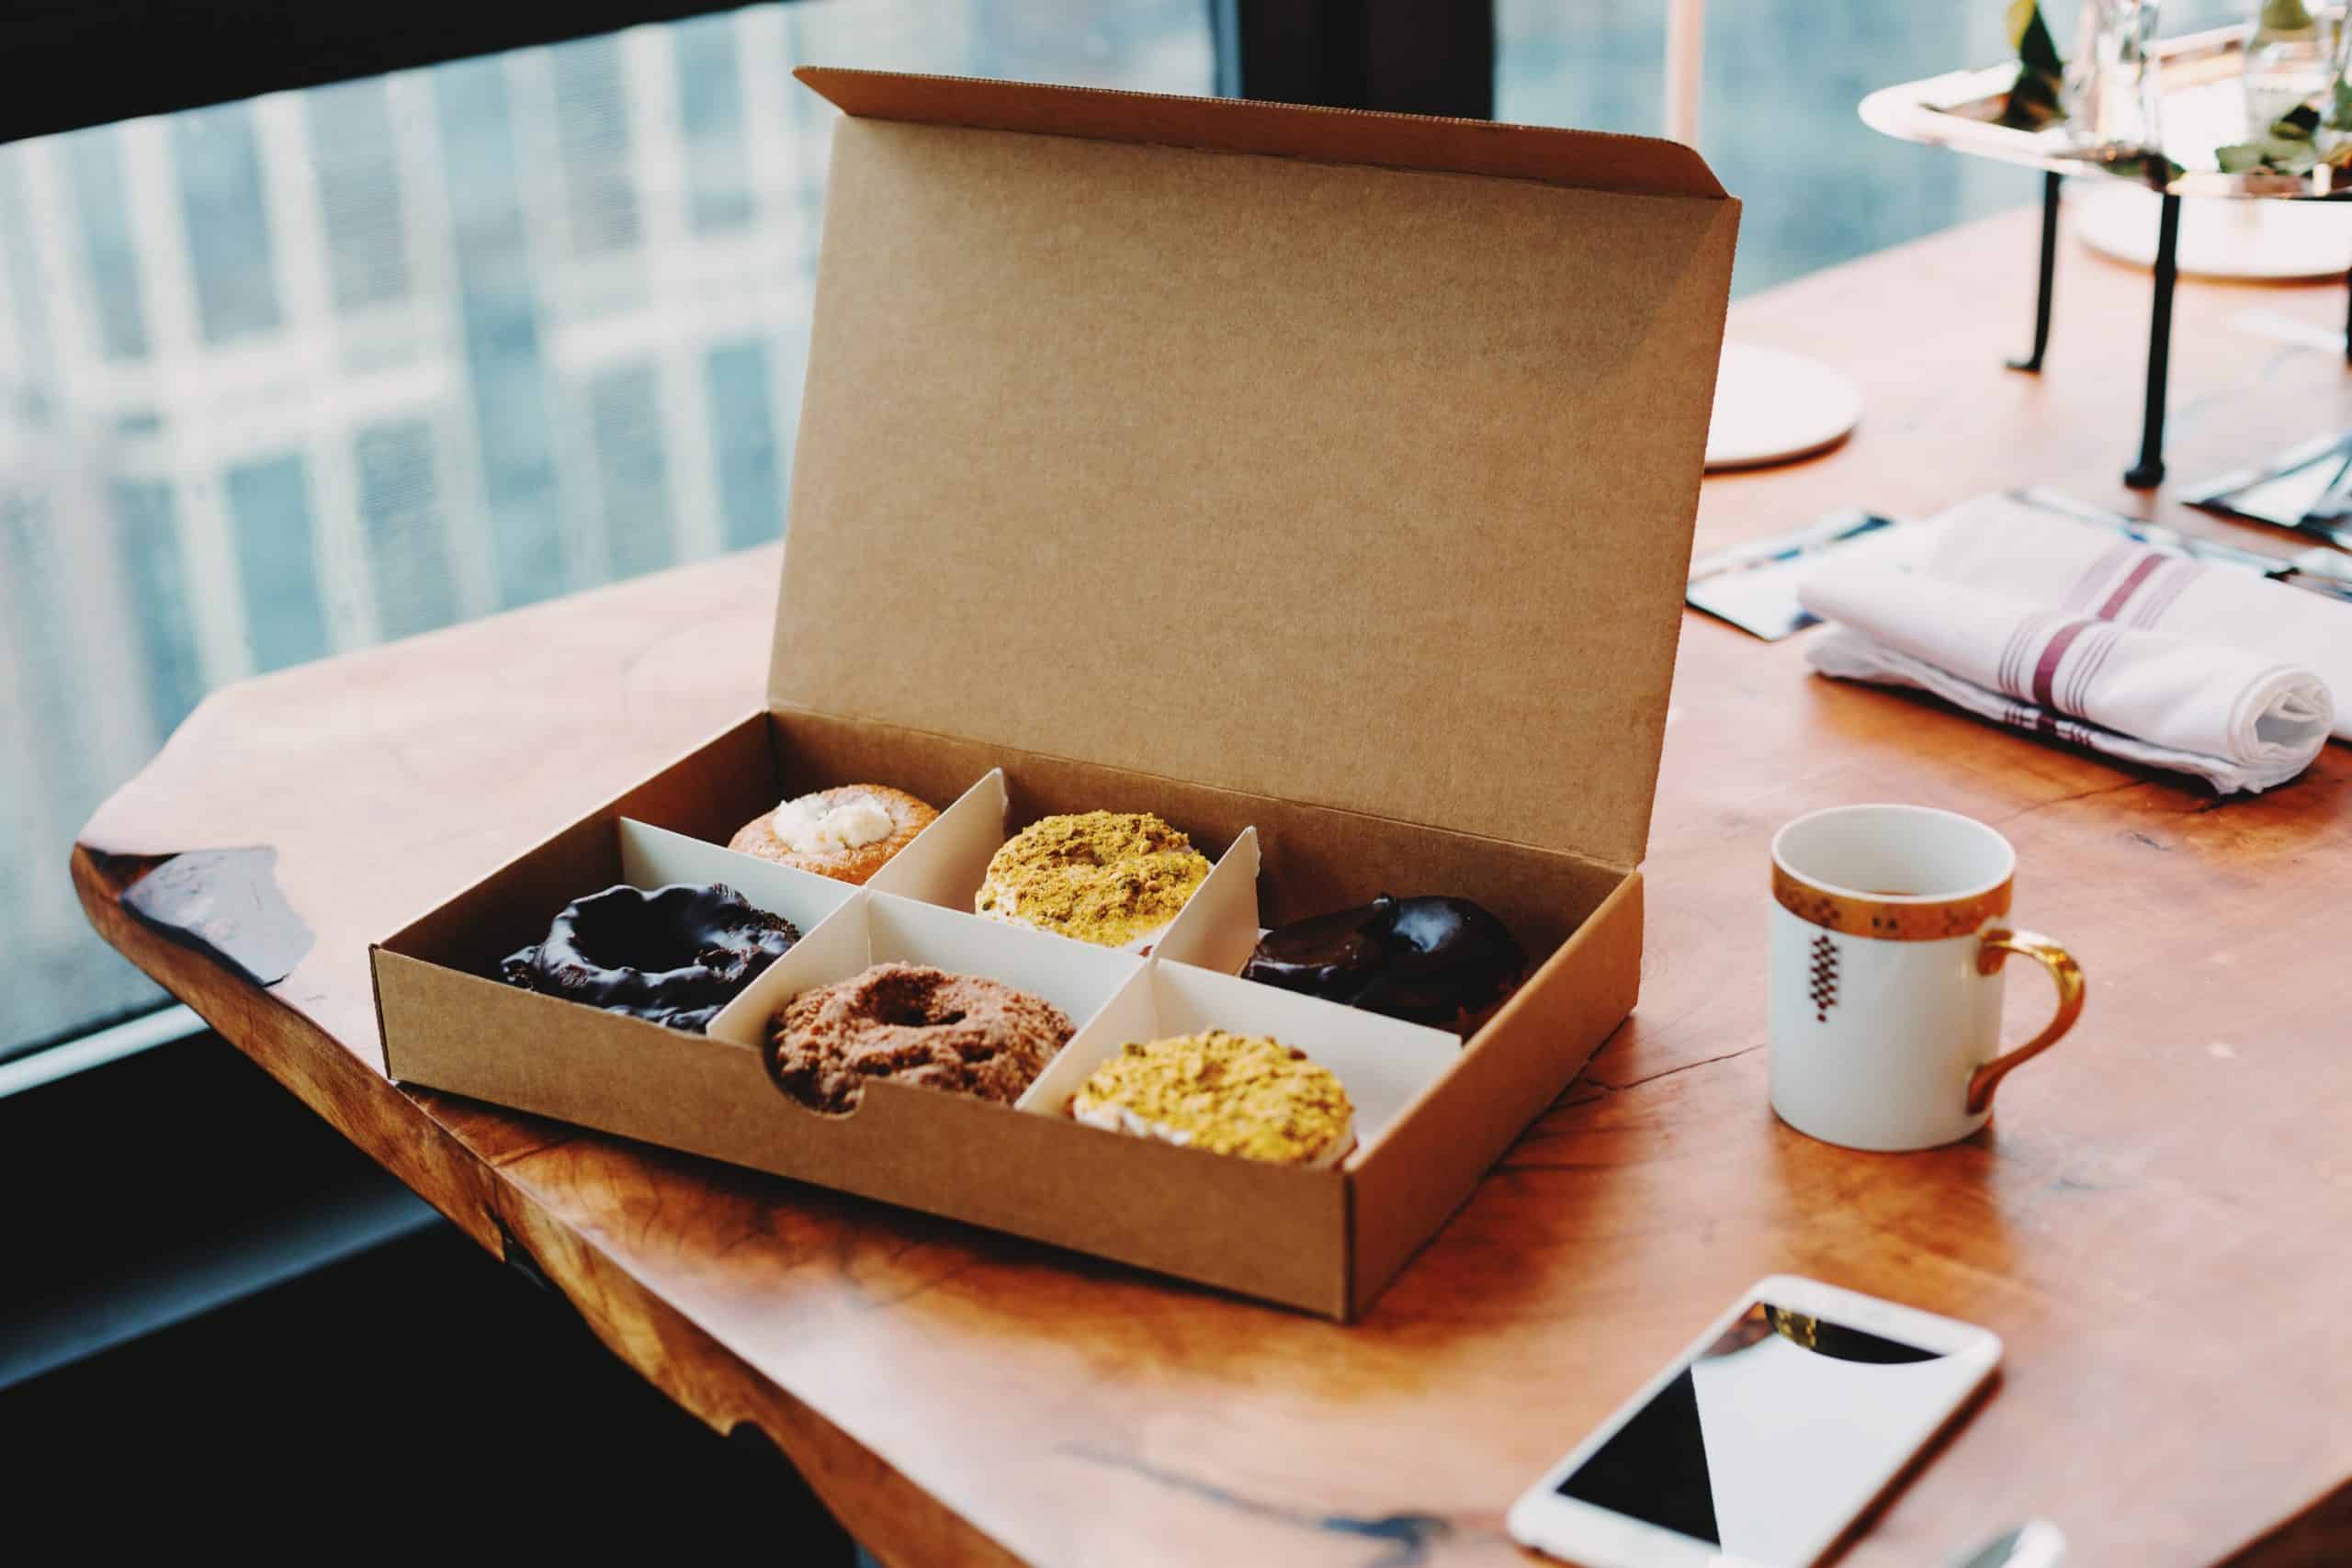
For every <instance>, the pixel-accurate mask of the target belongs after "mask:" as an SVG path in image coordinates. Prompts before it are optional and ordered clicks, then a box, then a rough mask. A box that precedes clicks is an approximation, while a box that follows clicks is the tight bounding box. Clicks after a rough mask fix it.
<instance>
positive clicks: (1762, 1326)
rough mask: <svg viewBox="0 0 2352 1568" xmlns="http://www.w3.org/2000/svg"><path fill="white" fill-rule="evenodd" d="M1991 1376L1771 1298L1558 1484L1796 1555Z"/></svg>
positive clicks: (1717, 1542)
mask: <svg viewBox="0 0 2352 1568" xmlns="http://www.w3.org/2000/svg"><path fill="white" fill-rule="evenodd" d="M1982 1375H1983V1363H1982V1362H1981V1361H1975V1360H1972V1359H1970V1358H1967V1357H1964V1356H1952V1355H1946V1354H1942V1353H1940V1352H1938V1351H1934V1350H1923V1349H1921V1348H1918V1347H1917V1346H1916V1345H1906V1344H1904V1343H1902V1342H1901V1341H1899V1340H1894V1339H1889V1338H1886V1337H1883V1336H1882V1335H1877V1334H1871V1333H1866V1332H1864V1331H1863V1330H1861V1329H1859V1328H1849V1327H1846V1326H1844V1325H1841V1324H1836V1323H1829V1322H1826V1321H1824V1320H1823V1319H1820V1318H1817V1317H1813V1316H1809V1315H1806V1314H1802V1313H1796V1312H1791V1311H1788V1310H1785V1309H1783V1308H1781V1307H1777V1306H1773V1305H1770V1304H1769V1303H1761V1302H1759V1303H1757V1304H1755V1305H1754V1306H1751V1307H1749V1308H1748V1309H1747V1313H1746V1314H1743V1315H1742V1316H1741V1318H1740V1319H1739V1321H1738V1322H1737V1323H1735V1324H1734V1325H1732V1326H1731V1328H1730V1329H1729V1330H1728V1331H1727V1332H1725V1333H1724V1335H1723V1337H1721V1338H1719V1339H1717V1340H1716V1341H1715V1342H1714V1343H1713V1345H1711V1346H1709V1347H1708V1348H1706V1349H1705V1350H1703V1351H1702V1352H1701V1353H1700V1355H1699V1357H1698V1359H1696V1360H1694V1361H1692V1362H1691V1364H1690V1365H1689V1366H1687V1367H1685V1368H1683V1370H1682V1371H1680V1372H1679V1373H1677V1374H1676V1375H1675V1377H1674V1379H1673V1380H1672V1381H1671V1382H1668V1383H1667V1385H1666V1386H1665V1387H1664V1388H1662V1389H1660V1390H1659V1391H1658V1393H1657V1395H1656V1396H1655V1397H1653V1398H1652V1399H1651V1400H1650V1402H1649V1403H1648V1404H1645V1405H1644V1406H1642V1408H1641V1409H1640V1410H1639V1411H1637V1412H1635V1413H1634V1417H1633V1419H1631V1420H1629V1421H1627V1422H1626V1423H1625V1425H1624V1426H1623V1427H1619V1428H1618V1429H1617V1430H1616V1431H1615V1432H1614V1433H1612V1434H1611V1436H1610V1438H1609V1440H1608V1441H1607V1442H1605V1443H1603V1444H1602V1445H1601V1446H1600V1448H1599V1449H1598V1450H1595V1451H1594V1452H1593V1453H1592V1455H1591V1456H1590V1457H1589V1458H1588V1459H1587V1460H1586V1461H1584V1463H1583V1464H1581V1465H1579V1466H1577V1469H1576V1470H1574V1471H1573V1472H1570V1473H1569V1475H1568V1477H1567V1479H1566V1480H1565V1481H1563V1482H1561V1483H1559V1486H1558V1488H1557V1490H1558V1491H1559V1492H1560V1494H1561V1495H1564V1496H1568V1497H1573V1498H1576V1499H1577V1501H1579V1502H1583V1503H1589V1504H1591V1505H1592V1506H1595V1507H1599V1508H1607V1509H1609V1510H1610V1511H1611V1512H1612V1513H1619V1514H1624V1515H1628V1516H1630V1517H1634V1518H1636V1519H1640V1520H1643V1521H1644V1522H1645V1523H1648V1524H1653V1525H1657V1526H1658V1527H1660V1528H1661V1529H1670V1530H1674V1531H1677V1532H1679V1533H1680V1534H1682V1535H1686V1536H1689V1537H1691V1539H1692V1540H1700V1541H1704V1542H1706V1543H1707V1544H1708V1545H1710V1546H1714V1547H1718V1548H1720V1549H1721V1550H1723V1551H1726V1552H1729V1553H1731V1554H1733V1555H1735V1556H1738V1557H1745V1558H1751V1559H1754V1560H1756V1561H1758V1562H1787V1561H1792V1560H1793V1559H1795V1558H1796V1557H1798V1556H1799V1555H1801V1554H1802V1553H1803V1552H1804V1551H1805V1549H1806V1548H1807V1546H1808V1545H1809V1544H1811V1543H1813V1542H1816V1541H1818V1540H1820V1539H1821V1538H1822V1537H1823V1536H1824V1535H1825V1534H1826V1533H1827V1532H1829V1531H1832V1530H1835V1529H1838V1528H1839V1527H1841V1526H1843V1525H1844V1524H1845V1522H1846V1521H1847V1520H1848V1519H1849V1518H1851V1517H1853V1516H1854V1515H1855V1514H1856V1513H1858V1512H1860V1509H1861V1508H1862V1507H1863V1506H1865V1505H1867V1504H1868V1503H1869V1501H1870V1500H1871V1496H1872V1495H1874V1494H1875V1493H1876V1492H1877V1490H1878V1486H1879V1483H1880V1482H1881V1481H1882V1480H1883V1478H1884V1476H1885V1474H1886V1472H1887V1469H1888V1466H1889V1461H1890V1460H1892V1459H1894V1458H1898V1457H1906V1456H1907V1455H1908V1454H1909V1453H1910V1452H1911V1450H1913V1449H1915V1448H1917V1445H1918V1444H1919V1442H1920V1440H1921V1439H1922V1438H1923V1437H1925V1436H1926V1434H1927V1433H1928V1432H1929V1431H1931V1430H1933V1428H1934V1427H1936V1426H1937V1425H1939V1423H1940V1422H1941V1420H1942V1418H1943V1416H1945V1415H1946V1414H1947V1413H1949V1412H1950V1411H1951V1409H1952V1407H1953V1406H1954V1405H1955V1404H1957V1403H1958V1402H1959V1400H1960V1399H1961V1398H1962V1396H1963V1395H1964V1394H1965V1393H1967V1391H1968V1389H1969V1387H1970V1385H1971V1384H1972V1383H1973V1382H1975V1381H1976V1380H1977V1379H1978V1378H1979V1377H1981V1376H1982Z"/></svg>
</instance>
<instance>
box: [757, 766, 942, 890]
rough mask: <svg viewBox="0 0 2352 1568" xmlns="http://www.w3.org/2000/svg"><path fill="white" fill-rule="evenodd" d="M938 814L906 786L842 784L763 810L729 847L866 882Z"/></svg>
mask: <svg viewBox="0 0 2352 1568" xmlns="http://www.w3.org/2000/svg"><path fill="white" fill-rule="evenodd" d="M938 816H939V813H938V812H936V811H934V810H933V809H932V808H931V807H929V806H927V805H925V804H924V803H923V802H922V801H920V800H917V799H916V798H915V797H914V796H913V795H909V794H908V793H907V792H906V791H905V790H902V789H892V788H891V787H890V786H889V785H888V784H842V786H841V787H839V788H838V789H820V790H817V791H814V792H813V793H811V794H809V795H796V796H794V797H793V798H792V799H790V800H787V801H786V802H785V803H784V804H783V805H781V806H779V807H776V808H775V810H774V811H763V812H762V813H760V815H759V816H757V817H754V818H752V820H750V821H749V822H746V823H744V824H743V826H742V827H741V828H739V829H736V831H735V837H734V838H733V839H731V840H729V841H728V845H727V847H728V848H729V849H730V850H736V851H739V852H741V853H743V854H747V855H757V856H759V857H760V858H761V859H762V860H772V861H774V862H775V863H777V864H778V865H788V866H792V867H794V868H795V869H797V870H800V871H808V872H814V873H815V874H818V875H819V876H830V877H831V878H832V879H833V880H834V881H836V882H850V883H863V882H865V880H866V879H867V878H868V877H871V876H872V875H873V874H875V873H876V872H877V871H880V870H881V869H882V868H883V866H884V865H886V864H888V862H889V859H890V857H891V856H892V855H895V854H897V853H898V852H899V851H900V850H903V849H905V848H906V847H907V846H908V845H909V844H911V843H913V842H914V841H915V835H916V834H917V833H920V832H922V830H923V829H925V828H928V827H930V826H931V824H932V822H933V819H934V818H937V817H938Z"/></svg>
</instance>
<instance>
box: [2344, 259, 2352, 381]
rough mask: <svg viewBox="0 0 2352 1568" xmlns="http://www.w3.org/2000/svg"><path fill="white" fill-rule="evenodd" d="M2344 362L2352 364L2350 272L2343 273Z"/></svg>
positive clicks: (2351, 282) (2351, 290)
mask: <svg viewBox="0 0 2352 1568" xmlns="http://www.w3.org/2000/svg"><path fill="white" fill-rule="evenodd" d="M2344 298H2345V299H2346V304H2345V308H2344V362H2345V363H2346V365H2352V272H2347V273H2346V274H2345V275H2344Z"/></svg>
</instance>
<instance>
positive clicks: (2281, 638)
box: [1918, 495, 2352, 740]
mask: <svg viewBox="0 0 2352 1568" xmlns="http://www.w3.org/2000/svg"><path fill="white" fill-rule="evenodd" d="M1927 527H1928V533H1929V535H1930V537H1929V538H1928V539H1925V540H1922V541H1921V542H1920V546H1919V547H1920V550H1921V554H1920V556H1919V557H1918V563H1919V569H1920V570H1923V571H1926V572H1928V574H1929V575H1931V576H1934V577H1939V578H1942V579H1944V580H1945V581H1950V582H1957V583H1961V584H1963V585H1964V586H1967V587H1970V588H1978V589H1983V590H1984V591H1985V592H1992V593H2000V594H2006V595H2007V596H2009V597H2012V598H2016V599H2022V600H2025V601H2027V602H2028V603H2030V604H2038V605H2041V607H2043V608H2045V609H2051V610H2063V611H2064V612H2066V613H2067V614H2069V615H2089V616H2092V617H2094V618H2096V619H2098V620H2103V621H2114V622H2116V623H2117V624H2119V625H2120V626H2137V627H2139V628H2140V629H2142V630H2143V631H2156V632H2165V633H2169V634H2170V635H2172V636H2174V637H2186V638H2188V639H2190V640H2192V641H2196V642H2215V643H2225V644H2227V645H2228V646H2230V647H2232V648H2240V649H2246V650H2247V651H2248V652H2251V653H2258V654H2266V655H2267V656H2268V657H2269V658H2271V659H2273V660H2277V661H2278V662H2279V663H2281V664H2297V665H2301V666H2302V667H2303V668H2304V669H2306V670H2310V671H2314V672H2316V673H2317V674H2318V676H2319V678H2320V679H2321V680H2323V681H2324V682H2327V689H2328V692H2329V694H2330V695H2331V696H2333V697H2334V698H2335V733H2336V734H2337V735H2339V736H2341V737H2343V738H2344V739H2346V740H2352V604H2339V603H2337V602H2335V601H2334V600H2331V599H2326V598H2323V597H2322V596H2320V595H2319V594H2316V593H2309V592H2304V591H2303V590H2301V589H2300V588H2290V587H2288V586H2287V585H2286V584H2285V583H2283V582H2273V581H2269V580H2268V579H2267V578H2265V577H2262V576H2259V575H2257V574H2256V573H2255V572H2251V571H2248V570H2245V569H2244V568H2242V567H2235V566H2231V565H2228V564H2226V563H2214V562H2207V561H2199V560H2191V559H2190V558H2188V557H2186V556H2182V555H2179V554H2177V553H2175V552H2173V551H2171V550H2166V549H2161V548H2158V547H2155V546H2153V545H2143V544H2142V543H2140V542H2139V541H2138V540H2136V539H2131V538H2127V537H2125V536H2123V535H2120V534H2117V533H2113V532H2110V531H2109V530H2108V529H2105V528H2098V527H2094V526H2092V525H2089V524H2087V523H2078V522H2076V521H2075V520H2074V519H2073V518H2070V517H2064V516H2060V515H2059V514H2057V513H2052V512H2048V511H2045V510H2043V509H2042V508H2041V507H2038V506H2032V505H2030V504H2028V503H2027V502H2022V501H2019V500H2018V499H2016V498H2015V497H2013V496H2007V495H1980V496H1977V497H1976V498H1975V499H1973V500H1972V501H1965V502H1962V503H1961V504H1960V505H1958V506H1955V507H1953V508H1951V510H1950V511H1948V512H1945V513H1941V514H1939V516H1938V517H1937V518H1936V519H1935V520H1934V521H1933V522H1931V523H1929V524H1928V525H1927Z"/></svg>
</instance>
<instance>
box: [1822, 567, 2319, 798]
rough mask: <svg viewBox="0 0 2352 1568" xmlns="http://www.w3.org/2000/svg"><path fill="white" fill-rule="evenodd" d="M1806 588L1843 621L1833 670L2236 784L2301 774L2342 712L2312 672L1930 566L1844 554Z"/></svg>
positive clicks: (1829, 667) (1828, 651)
mask: <svg viewBox="0 0 2352 1568" xmlns="http://www.w3.org/2000/svg"><path fill="white" fill-rule="evenodd" d="M1798 597H1799V599H1800V600H1801V601H1802V602H1803V603H1804V607H1805V608H1806V609H1808V610H1810V611H1812V612H1813V613H1814V614H1815V615H1819V616H1820V617H1821V618H1822V619H1823V620H1825V621H1835V622H1838V628H1837V629H1835V630H1833V631H1831V632H1830V633H1828V634H1827V635H1826V636H1824V637H1819V638H1817V639H1816V640H1815V642H1814V643H1813V644H1812V646H1811V647H1810V648H1809V649H1807V650H1806V658H1807V660H1809V661H1810V662H1811V663H1812V664H1813V666H1814V668H1815V669H1816V670H1819V671H1821V672H1822V673H1824V674H1826V675H1836V676H1839V677H1842V678H1844V679H1847V680H1853V681H1872V682H1880V683H1883V684H1893V685H1904V686H1915V687H1917V688H1918V689H1920V690H1921V691H1926V692H1932V693H1934V694H1936V695H1937V696H1939V697H1941V698H1943V699H1944V700H1945V701H1946V702H1949V703H1951V704H1952V705H1955V706H1957V707H1962V708H1965V709H1967V710H1968V711H1969V712H1971V713H1974V714H1978V715H1981V716H1984V717H1985V718H1989V719H1992V720H1994V721H1995V722H1996V723H1999V724H2007V725H2011V726H2014V727H2016V728H2019V729H2027V730H2032V731H2035V732H2037V733H2039V734H2043V735H2052V736H2055V737H2057V738H2058V739H2062V740H2070V741H2073V742H2074V743H2075V744H2076V745H2079V746H2087V747H2089V748H2091V749H2092V750H2098V751H2105V752H2108V753H2109V754H2111V755H2113V756H2118V757H2122V758H2125V759H2127V760H2129V761H2135V762H2143V763H2146V764H2149V765H2151V766H2154V767H2159V768H2169V769H2173V770H2175V771H2177V772H2179V773H2194V774H2196V775H2197V776H2198V777H2199V778H2202V779H2205V780H2207V781H2208V782H2210V783H2211V784H2212V786H2213V787H2214V789H2215V790H2217V791H2219V792H2220V793H2222V794H2223V795H2228V794H2231V793H2232V792H2233V791H2237V790H2264V789H2268V788H2269V787H2270V786H2271V785H2273V784H2283V783H2285V782H2286V781H2287V780H2289V779H2290V778H2293V777H2294V776H2295V775H2296V774H2297V773H2301V772H2302V771H2303V770H2304V769H2305V768H2307V767H2309V766H2310V765H2311V761H2312V758H2314V757H2316V756H2318V755H2319V752H2320V748H2321V747H2323V746H2324V745H2326V744H2327V737H2328V730H2329V727H2330V725H2331V724H2332V723H2333V722H2334V719H2335V706H2334V704H2333V703H2332V702H2331V701H2330V699H2329V696H2328V691H2327V685H2326V683H2325V682H2323V681H2322V680H2321V679H2320V678H2319V676H2317V675H2316V674H2314V673H2312V671H2309V670H2304V669H2300V668H2298V667H2296V666H2294V665H2291V664H2287V663H2283V662H2280V661H2278V660H2274V659H2271V658H2268V657H2267V656H2265V655H2262V654H2258V653H2251V652H2248V651H2246V650H2245V649H2239V648H2232V647H2229V646H2226V645H2223V644H2221V643H2214V642H2204V641H2193V640H2190V639H2188V638H2186V637H2174V636H2170V635H2168V634H2165V633H2163V632H2151V631H2143V630H2140V629H2139V628H2137V627H2134V626H2123V625H2121V624H2120V623H2117V622H2112V621H2101V620H2098V619H2095V618H2093V617H2091V616H2088V615H2067V614H2064V613H2060V612H2056V611H2051V610H2045V609H2041V608H2040V607H2038V606H2036V605H2034V604H2030V603H2028V602H2026V601H2024V600H2021V599H2016V598H2011V597H2009V596H2007V595H2004V594H1999V593H1988V592H1984V591H1982V590H1980V589H1975V588H1970V587H1965V586H1962V584H1959V583H1955V582H1952V581H1949V580H1946V579H1943V578H1939V577H1935V576H1931V575H1929V574H1928V573H1926V572H1920V571H1903V570H1895V569H1894V568H1893V567H1891V566H1887V565H1884V564H1882V563H1879V562H1875V561H1871V560H1860V561H1846V562H1837V563H1833V564H1832V565H1830V566H1827V567H1825V568H1824V569H1822V570H1818V571H1816V572H1815V573H1814V575H1813V576H1812V577H1811V578H1810V579H1808V580H1807V581H1806V582H1805V584H1804V587H1803V589H1801V590H1800V591H1799V593H1798Z"/></svg>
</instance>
